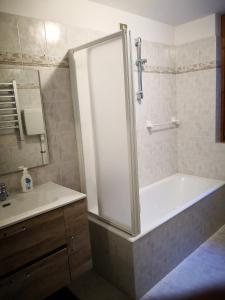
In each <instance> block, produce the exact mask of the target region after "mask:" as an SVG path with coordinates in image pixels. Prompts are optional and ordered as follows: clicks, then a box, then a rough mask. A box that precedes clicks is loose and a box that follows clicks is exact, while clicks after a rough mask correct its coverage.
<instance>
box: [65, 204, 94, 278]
mask: <svg viewBox="0 0 225 300" xmlns="http://www.w3.org/2000/svg"><path fill="white" fill-rule="evenodd" d="M64 218H65V226H66V235H67V244H68V254H69V265H70V274H71V279H72V280H74V279H76V278H77V277H78V276H79V275H81V274H83V273H84V272H86V271H87V270H89V269H91V267H92V261H91V246H90V238H89V227H88V218H87V209H86V201H85V200H80V201H78V202H75V203H73V204H71V205H68V206H66V207H64Z"/></svg>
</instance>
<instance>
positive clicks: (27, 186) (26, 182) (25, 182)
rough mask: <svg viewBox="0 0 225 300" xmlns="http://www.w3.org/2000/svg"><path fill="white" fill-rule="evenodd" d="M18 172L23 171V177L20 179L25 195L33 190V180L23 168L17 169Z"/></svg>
mask: <svg viewBox="0 0 225 300" xmlns="http://www.w3.org/2000/svg"><path fill="white" fill-rule="evenodd" d="M19 169H20V170H23V175H22V177H21V187H22V191H23V193H27V192H30V191H32V190H33V180H32V177H31V176H30V174H29V173H28V171H27V168H26V167H24V166H21V167H19Z"/></svg>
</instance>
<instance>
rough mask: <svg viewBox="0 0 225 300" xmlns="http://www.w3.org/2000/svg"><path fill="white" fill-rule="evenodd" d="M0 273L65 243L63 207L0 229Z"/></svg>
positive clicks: (23, 264) (12, 269)
mask: <svg viewBox="0 0 225 300" xmlns="http://www.w3.org/2000/svg"><path fill="white" fill-rule="evenodd" d="M0 243H1V247H0V276H3V275H5V274H8V273H9V272H12V271H14V270H17V269H18V268H20V267H22V266H25V265H26V264H27V263H31V262H32V261H34V260H36V259H38V258H40V257H42V256H43V255H46V254H48V253H50V252H51V251H53V250H55V249H58V248H59V247H62V246H63V245H65V244H66V238H65V225H64V216H63V210H62V209H57V210H54V211H51V212H48V213H46V214H43V215H40V216H38V217H35V218H32V219H30V220H27V221H24V222H21V223H19V224H16V225H14V226H10V227H8V228H6V229H2V230H0Z"/></svg>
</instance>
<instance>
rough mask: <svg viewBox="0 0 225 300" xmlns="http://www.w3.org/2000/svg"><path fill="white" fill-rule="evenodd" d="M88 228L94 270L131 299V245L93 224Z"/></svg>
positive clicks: (132, 289)
mask: <svg viewBox="0 0 225 300" xmlns="http://www.w3.org/2000/svg"><path fill="white" fill-rule="evenodd" d="M89 228H90V237H91V248H92V259H93V267H94V270H95V271H96V272H97V273H99V274H100V275H102V276H103V277H105V278H106V279H107V280H109V281H111V282H112V283H113V284H115V285H116V286H117V287H118V288H120V289H121V290H123V291H124V292H125V293H127V294H128V295H129V296H130V297H132V298H133V297H134V295H135V283H134V271H133V255H132V244H131V243H129V242H128V241H127V240H125V239H123V238H122V237H120V236H118V235H116V234H114V233H112V232H111V231H108V230H107V229H105V228H103V227H102V226H100V225H97V224H95V223H93V222H89Z"/></svg>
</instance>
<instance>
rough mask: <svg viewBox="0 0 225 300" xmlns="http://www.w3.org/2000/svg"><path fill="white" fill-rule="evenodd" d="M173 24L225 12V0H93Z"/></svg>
mask: <svg viewBox="0 0 225 300" xmlns="http://www.w3.org/2000/svg"><path fill="white" fill-rule="evenodd" d="M91 1H94V2H98V3H101V4H103V5H107V6H111V7H114V8H118V9H121V10H125V11H128V12H130V13H133V14H137V15H141V16H144V17H147V18H150V19H153V20H157V21H160V22H163V23H167V24H170V25H173V26H176V25H180V24H183V23H186V22H189V21H192V20H195V19H198V18H202V17H204V16H207V15H210V14H212V13H223V12H224V13H225V0H91Z"/></svg>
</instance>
